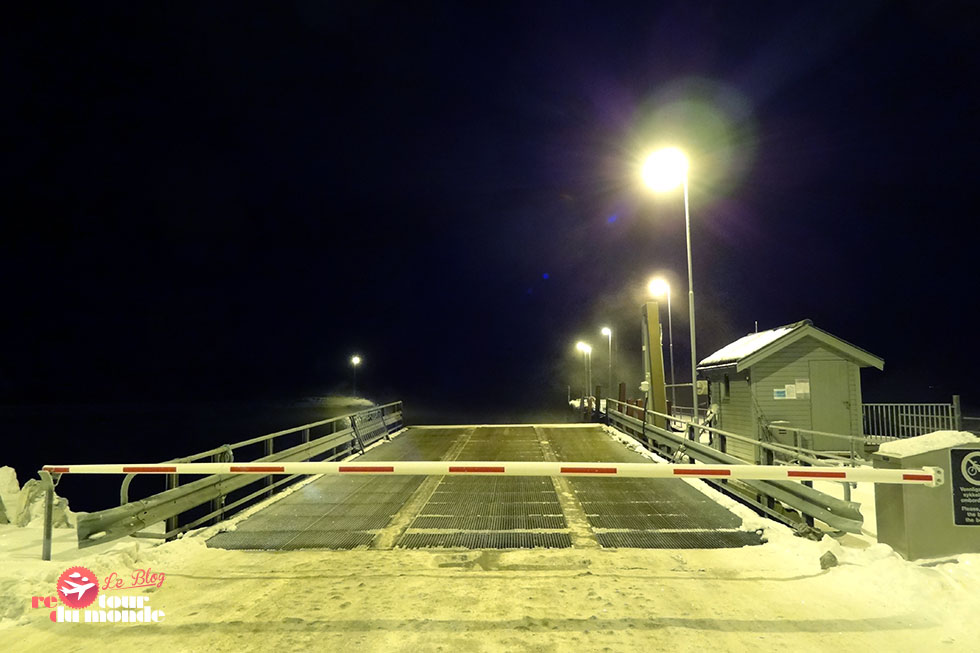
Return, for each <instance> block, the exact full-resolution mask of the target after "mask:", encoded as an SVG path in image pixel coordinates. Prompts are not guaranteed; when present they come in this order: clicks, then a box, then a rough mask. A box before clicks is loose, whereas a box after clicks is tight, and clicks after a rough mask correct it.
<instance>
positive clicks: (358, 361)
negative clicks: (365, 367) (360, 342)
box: [350, 354, 361, 397]
mask: <svg viewBox="0 0 980 653" xmlns="http://www.w3.org/2000/svg"><path fill="white" fill-rule="evenodd" d="M360 364H361V357H360V356H358V355H357V354H355V355H353V356H351V357H350V366H351V369H353V370H354V396H355V397H356V396H357V366H358V365H360Z"/></svg>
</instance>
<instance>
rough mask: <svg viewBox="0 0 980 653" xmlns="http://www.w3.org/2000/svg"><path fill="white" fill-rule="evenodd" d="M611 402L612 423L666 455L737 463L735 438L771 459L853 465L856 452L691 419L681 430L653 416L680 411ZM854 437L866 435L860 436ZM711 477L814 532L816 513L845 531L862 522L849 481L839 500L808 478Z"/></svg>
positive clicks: (788, 521) (765, 459)
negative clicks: (769, 438) (790, 513)
mask: <svg viewBox="0 0 980 653" xmlns="http://www.w3.org/2000/svg"><path fill="white" fill-rule="evenodd" d="M607 402H608V403H607V405H608V406H610V407H611V408H610V410H608V411H607V413H606V415H607V417H608V418H609V421H610V423H612V424H615V426H617V428H620V429H621V430H624V431H625V432H627V433H630V434H631V435H634V436H635V437H637V438H638V439H639V440H640V441H641V442H642V443H644V444H645V445H647V446H650V447H652V448H654V449H656V450H660V451H661V452H662V453H666V455H668V457H676V456H677V455H679V454H683V455H687V456H689V457H690V458H693V459H694V460H697V461H699V462H705V463H728V464H739V463H745V462H749V461H746V460H744V459H742V458H737V457H735V456H733V455H731V454H729V453H727V451H726V450H727V445H728V442H729V441H731V440H736V441H739V442H744V443H746V444H750V445H751V446H752V447H755V448H756V450H757V455H758V456H759V458H761V459H762V461H763V462H764V463H767V464H773V465H775V464H779V463H789V462H795V463H798V464H801V465H807V466H820V467H842V466H853V465H854V464H855V463H856V456H848V457H844V456H842V455H838V454H836V453H831V452H826V451H817V450H813V449H808V448H806V447H803V446H802V444H800V445H795V444H794V445H793V446H790V445H784V444H781V443H778V442H765V441H761V440H759V439H754V438H750V437H746V436H744V435H739V434H736V433H731V432H728V431H723V430H721V429H717V428H714V427H711V426H706V425H704V424H699V423H696V422H693V421H688V422H687V423H686V424H687V429H686V433H684V434H679V433H675V432H673V431H670V430H667V429H665V428H662V427H660V426H658V425H657V424H655V423H654V421H655V420H656V421H659V422H660V423H661V424H666V423H667V420H673V421H675V422H676V421H677V418H676V417H671V416H669V415H664V414H662V413H657V412H655V411H651V410H646V409H643V408H642V407H637V406H633V405H630V404H627V403H622V402H619V401H616V400H613V399H608V400H607ZM777 428H778V427H777ZM814 433H816V432H814ZM706 434H707V435H708V436H709V442H708V443H702V442H701V441H700V440H701V436H702V435H706ZM854 439H856V440H858V441H861V440H862V439H861V438H854ZM760 454H761V455H760ZM751 462H754V461H751ZM828 478H830V477H828ZM708 482H710V483H712V484H714V485H715V486H717V487H718V488H719V489H721V490H722V491H724V492H726V493H728V494H733V495H735V496H737V497H738V498H739V499H741V500H742V501H745V502H747V503H749V504H751V505H753V506H755V507H756V508H758V509H759V510H760V511H762V512H764V513H766V514H768V515H769V516H771V517H773V518H775V519H778V520H779V521H782V522H784V523H786V524H788V525H790V526H793V527H795V528H797V529H798V530H800V531H801V532H803V533H811V532H816V531H815V529H814V528H813V525H814V517H816V518H818V519H820V520H821V521H823V522H824V523H826V524H828V525H830V526H832V527H833V528H837V529H840V530H843V531H847V532H860V529H861V523H862V522H863V518H862V516H861V513H860V511H859V510H858V507H857V504H855V503H852V502H851V501H850V500H849V499H848V498H847V497H846V495H847V494H849V489H850V488H849V486H848V485H845V486H844V487H845V488H846V489H845V499H843V500H841V499H837V498H836V497H832V496H830V495H828V494H824V493H823V492H819V491H817V490H814V489H813V488H812V483H810V482H808V481H804V482H803V483H802V486H803V487H800V486H799V485H798V484H788V483H784V482H778V481H745V482H743V483H741V486H739V485H736V484H734V483H731V482H728V481H708ZM777 501H779V502H781V503H783V504H785V505H787V506H790V507H791V508H795V509H796V510H799V511H800V513H801V515H803V517H804V520H805V526H803V525H801V524H799V523H797V522H794V521H793V520H792V519H790V518H788V517H787V515H786V513H785V512H783V511H781V510H779V509H778V508H777V505H776V502H777Z"/></svg>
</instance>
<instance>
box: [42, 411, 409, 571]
mask: <svg viewBox="0 0 980 653" xmlns="http://www.w3.org/2000/svg"><path fill="white" fill-rule="evenodd" d="M401 425H402V402H400V401H397V402H393V403H390V404H385V405H384V406H379V407H376V408H371V409H368V410H363V411H359V412H357V413H352V414H349V415H342V416H338V417H333V418H330V419H326V420H323V421H320V422H314V423H312V424H304V425H303V426H297V427H295V428H291V429H286V430H284V431H277V432H275V433H269V434H267V435H262V436H259V437H256V438H251V439H248V440H243V441H241V442H236V443H234V444H227V445H223V446H221V447H216V448H214V449H209V450H207V451H202V452H200V453H197V454H194V455H191V456H187V457H184V458H176V459H173V460H168V461H165V462H164V463H162V464H161V465H163V466H165V467H168V468H172V471H168V472H164V473H162V474H161V473H160V472H157V475H162V476H164V479H165V484H166V487H165V490H164V491H163V492H159V491H158V492H156V493H154V494H152V496H150V497H147V498H146V499H141V500H135V501H134V500H131V497H130V492H131V484H132V483H133V480H134V479H135V478H136V475H141V476H143V475H144V474H145V470H146V469H149V468H154V469H158V468H159V467H160V466H161V465H147V466H141V465H128V466H127V467H128V469H127V470H126V472H125V473H126V474H127V475H126V476H125V477H124V479H123V482H122V487H121V488H120V492H119V496H120V506H119V507H117V508H110V509H108V510H102V511H98V512H93V513H87V514H82V515H80V516H79V519H78V546H79V548H85V547H87V546H93V545H95V544H99V543H102V542H107V541H111V540H114V539H118V538H120V537H124V536H126V535H133V536H135V537H149V538H159V539H164V538H166V539H170V538H173V537H175V536H177V535H179V534H180V533H183V532H186V531H188V530H190V529H192V528H196V527H198V526H201V525H204V524H207V523H209V522H212V521H217V520H220V519H223V518H224V517H226V516H228V515H230V514H232V513H233V512H235V511H237V510H241V509H243V508H245V507H247V506H249V505H251V504H252V503H254V502H256V501H258V500H260V499H262V498H265V497H267V496H270V495H271V494H272V493H273V491H275V490H277V489H280V488H282V487H284V486H286V485H288V484H290V483H292V482H294V481H296V480H297V479H298V478H299V476H298V475H288V476H285V477H283V475H285V474H289V472H280V471H279V467H280V466H277V465H271V464H270V463H281V462H284V461H293V462H300V461H310V460H314V459H318V460H323V461H332V460H342V459H343V458H346V457H347V456H349V455H351V454H353V453H356V452H358V451H364V449H365V448H367V447H368V446H370V445H371V444H372V443H373V442H376V441H377V440H379V439H381V438H384V437H387V436H388V435H389V433H391V432H393V431H395V430H397V429H398V428H401ZM284 447H285V448H284ZM243 452H251V455H250V456H247V457H246V458H245V460H249V461H250V462H252V463H263V464H262V465H260V467H264V469H263V470H262V474H260V475H257V476H256V475H233V476H229V475H227V474H214V475H211V476H206V477H204V478H199V477H197V476H196V477H195V480H192V481H190V482H185V481H186V476H187V475H188V474H187V473H185V474H184V476H183V477H182V476H181V474H180V471H179V469H180V465H182V464H188V463H191V464H195V462H196V461H200V460H207V461H208V462H209V463H211V464H230V463H232V462H234V461H235V459H236V457H238V458H239V459H240V458H241V454H242V453H243ZM236 453H238V454H239V455H238V456H236ZM256 453H257V454H259V455H258V456H257V457H252V456H255V454H256ZM196 464H200V463H196ZM65 472H66V470H65V469H64V468H61V467H57V466H55V467H47V468H45V469H43V470H42V471H41V477H42V480H43V482H45V484H46V492H47V493H48V494H50V496H51V497H52V500H53V492H54V486H55V485H56V483H57V479H58V478H59V477H60V475H61V474H63V473H65ZM189 473H190V474H195V475H199V474H201V473H207V472H201V471H198V472H189ZM256 486H258V487H257V489H256ZM202 510H203V511H204V514H200V512H201V511H202ZM182 518H184V523H182V522H181V519H182ZM160 522H164V523H165V528H164V532H163V533H150V532H144V531H145V529H146V528H147V527H149V526H151V525H153V524H157V523H160ZM42 555H45V556H48V557H45V558H44V559H45V560H49V559H50V520H49V519H48V518H47V517H46V518H45V548H44V550H43V552H42Z"/></svg>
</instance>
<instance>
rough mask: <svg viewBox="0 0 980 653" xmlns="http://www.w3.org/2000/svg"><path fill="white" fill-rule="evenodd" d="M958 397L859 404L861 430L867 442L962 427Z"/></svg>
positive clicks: (956, 429)
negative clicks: (926, 401)
mask: <svg viewBox="0 0 980 653" xmlns="http://www.w3.org/2000/svg"><path fill="white" fill-rule="evenodd" d="M959 404H960V397H959V395H953V401H952V403H948V404H862V405H861V413H862V417H863V422H864V434H865V436H866V437H867V439H868V440H869V441H871V442H882V441H885V440H891V439H896V438H911V437H915V436H917V435H923V434H925V433H931V432H933V431H946V430H949V431H954V430H955V431H958V430H960V429H962V428H963V424H962V416H961V414H960V405H959Z"/></svg>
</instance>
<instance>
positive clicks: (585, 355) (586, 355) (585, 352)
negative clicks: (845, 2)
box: [575, 340, 592, 399]
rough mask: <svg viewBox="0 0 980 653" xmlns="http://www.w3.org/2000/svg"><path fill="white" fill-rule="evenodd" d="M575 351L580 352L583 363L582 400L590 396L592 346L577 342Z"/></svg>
mask: <svg viewBox="0 0 980 653" xmlns="http://www.w3.org/2000/svg"><path fill="white" fill-rule="evenodd" d="M575 349H577V350H579V351H580V352H582V360H583V362H584V363H585V394H583V395H582V397H583V399H584V398H585V397H590V396H592V395H591V394H590V392H589V388H591V387H592V346H591V345H589V344H588V343H586V342H582V341H581V340H579V341H578V342H577V343H575Z"/></svg>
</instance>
